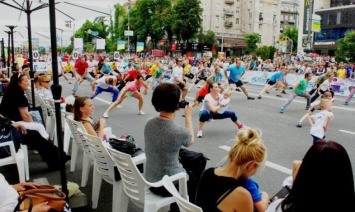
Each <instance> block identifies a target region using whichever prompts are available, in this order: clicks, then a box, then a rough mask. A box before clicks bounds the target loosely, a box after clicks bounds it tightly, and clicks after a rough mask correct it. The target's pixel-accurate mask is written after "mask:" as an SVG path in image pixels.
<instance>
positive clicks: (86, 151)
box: [65, 117, 94, 187]
mask: <svg viewBox="0 0 355 212" xmlns="http://www.w3.org/2000/svg"><path fill="white" fill-rule="evenodd" d="M65 121H66V122H67V123H68V126H69V129H70V132H71V135H72V137H73V140H74V142H73V143H72V149H71V161H70V172H74V171H75V164H76V160H77V158H78V152H79V149H81V150H83V169H82V172H81V187H85V186H86V183H87V181H88V177H89V169H90V161H92V162H93V160H94V158H93V157H92V154H91V153H90V148H89V147H88V146H87V145H86V146H85V145H84V144H83V141H82V138H81V136H80V135H79V133H78V129H80V130H81V131H82V132H86V130H85V127H84V126H83V124H82V123H81V122H78V121H75V120H72V119H70V118H69V117H66V118H65Z"/></svg>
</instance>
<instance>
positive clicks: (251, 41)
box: [245, 33, 260, 53]
mask: <svg viewBox="0 0 355 212" xmlns="http://www.w3.org/2000/svg"><path fill="white" fill-rule="evenodd" d="M245 42H246V43H247V48H246V51H247V52H249V53H252V52H255V50H256V49H257V48H258V46H257V45H256V44H257V43H259V42H260V35H259V34H258V33H251V34H247V35H246V36H245Z"/></svg>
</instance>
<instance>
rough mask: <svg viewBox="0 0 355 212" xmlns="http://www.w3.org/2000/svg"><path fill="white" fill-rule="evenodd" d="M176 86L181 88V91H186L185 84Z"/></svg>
mask: <svg viewBox="0 0 355 212" xmlns="http://www.w3.org/2000/svg"><path fill="white" fill-rule="evenodd" d="M176 85H177V86H179V88H180V89H181V90H184V88H185V84H181V83H179V84H176Z"/></svg>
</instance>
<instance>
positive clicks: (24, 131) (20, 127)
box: [12, 122, 27, 134]
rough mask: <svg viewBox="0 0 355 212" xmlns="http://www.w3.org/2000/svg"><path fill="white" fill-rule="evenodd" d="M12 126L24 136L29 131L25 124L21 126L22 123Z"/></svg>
mask: <svg viewBox="0 0 355 212" xmlns="http://www.w3.org/2000/svg"><path fill="white" fill-rule="evenodd" d="M12 126H14V127H16V128H17V129H18V130H19V131H20V132H21V133H22V134H26V133H27V131H26V128H25V126H24V125H23V124H20V123H17V122H15V123H13V124H12Z"/></svg>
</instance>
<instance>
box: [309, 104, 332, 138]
mask: <svg viewBox="0 0 355 212" xmlns="http://www.w3.org/2000/svg"><path fill="white" fill-rule="evenodd" d="M311 117H312V119H313V123H314V124H313V125H312V127H311V130H310V133H311V135H313V136H316V137H318V138H323V137H324V134H325V132H324V128H323V126H324V125H325V123H326V121H327V119H328V117H330V119H331V120H333V119H334V115H333V113H332V112H329V111H327V110H322V111H321V112H319V113H317V114H315V115H312V116H311Z"/></svg>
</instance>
